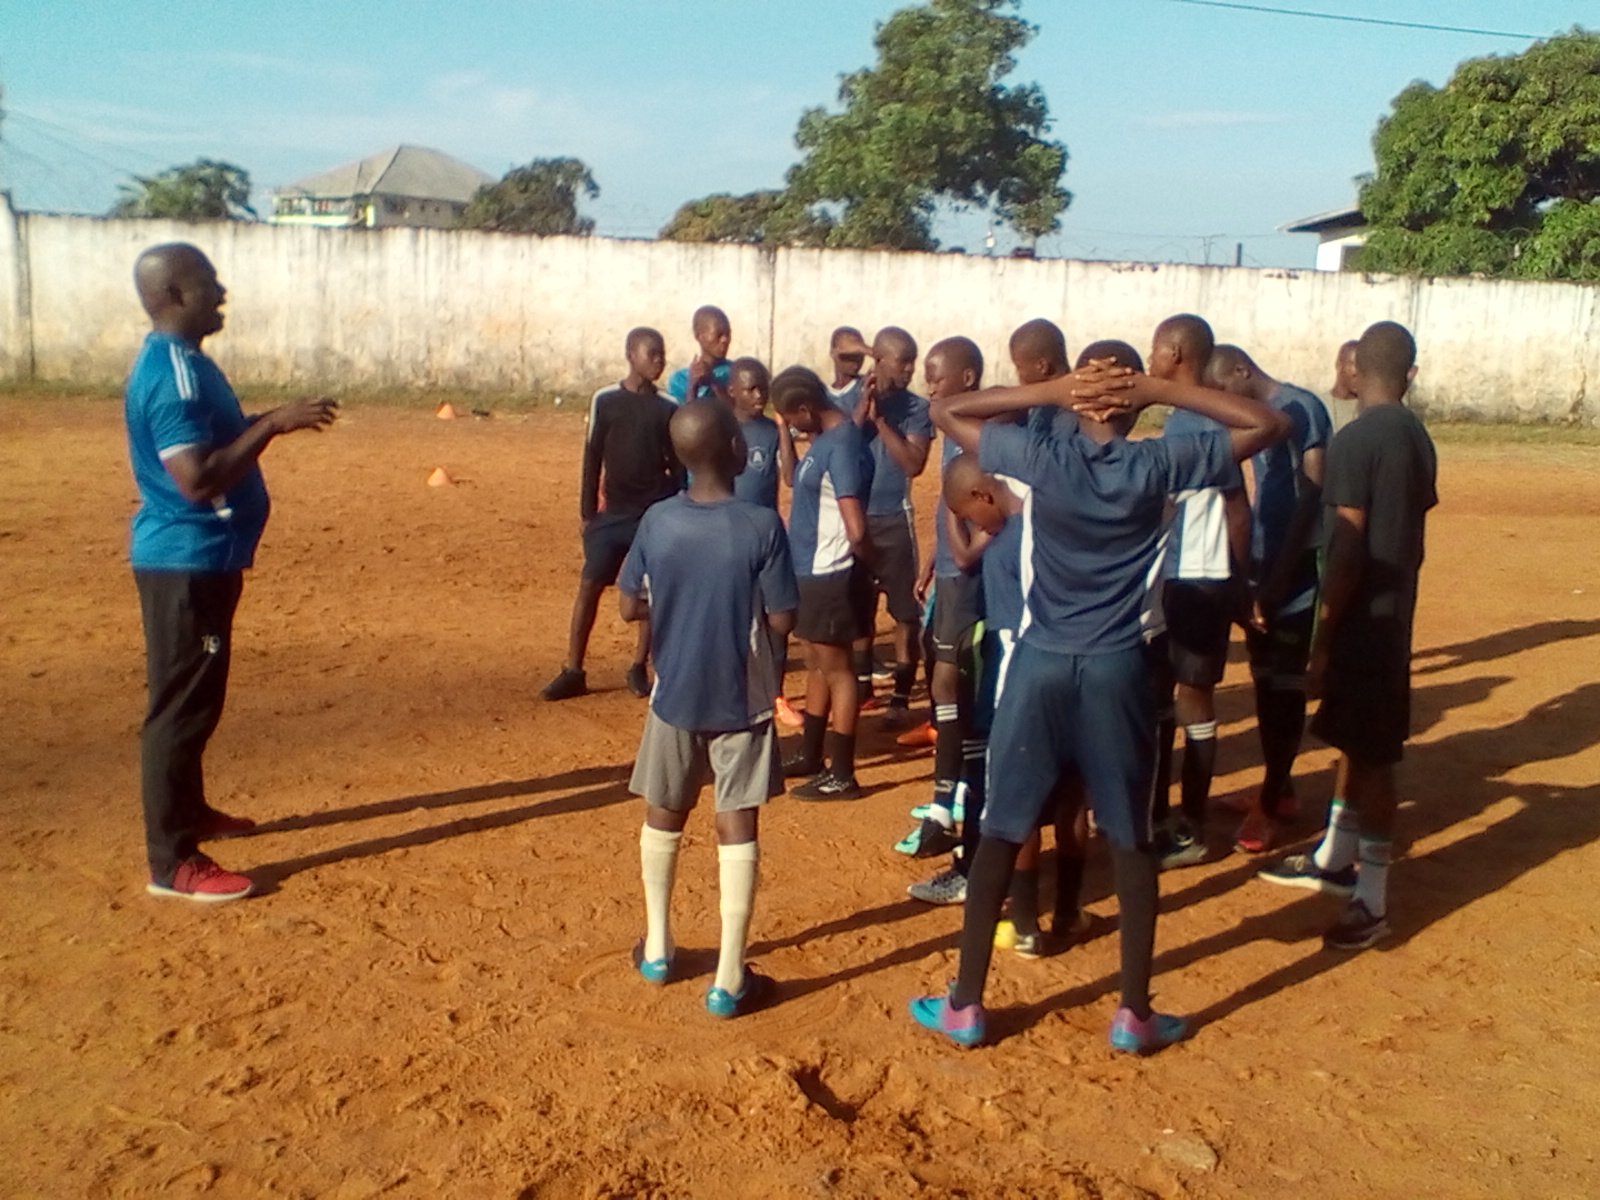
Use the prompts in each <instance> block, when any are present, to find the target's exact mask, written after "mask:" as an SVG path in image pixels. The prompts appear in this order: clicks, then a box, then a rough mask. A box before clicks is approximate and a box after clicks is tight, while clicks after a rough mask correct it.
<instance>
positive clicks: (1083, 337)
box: [0, 205, 1600, 425]
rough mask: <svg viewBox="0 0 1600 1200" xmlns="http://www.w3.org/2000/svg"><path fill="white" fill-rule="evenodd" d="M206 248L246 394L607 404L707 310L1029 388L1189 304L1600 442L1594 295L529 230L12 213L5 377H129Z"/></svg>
mask: <svg viewBox="0 0 1600 1200" xmlns="http://www.w3.org/2000/svg"><path fill="white" fill-rule="evenodd" d="M168 240H186V241H193V242H195V243H197V244H198V245H199V246H201V248H202V249H204V250H205V251H206V252H207V253H208V254H209V255H211V257H212V259H213V260H214V261H215V262H216V264H217V267H218V270H219V272H220V274H221V276H222V279H223V282H224V283H225V284H226V285H227V286H228V287H229V288H230V289H231V290H230V295H229V301H228V307H227V314H228V327H227V329H226V330H225V331H224V332H223V333H222V334H221V335H219V336H218V337H216V338H214V339H212V340H211V341H210V342H208V343H207V348H208V349H209V350H210V351H211V352H212V353H214V354H215V355H216V357H217V359H218V360H219V361H220V362H221V363H222V365H223V367H224V368H225V369H226V370H227V371H228V372H229V373H230V375H231V376H232V377H233V378H234V379H236V380H237V381H239V382H243V383H271V384H281V385H290V386H294V385H301V386H305V387H307V388H312V387H315V388H331V389H336V390H337V389H343V388H358V387H375V386H384V387H417V388H427V387H430V386H451V387H461V388H482V389H487V390H497V391H507V390H539V391H545V390H560V391H567V392H570V393H573V394H579V395H583V394H587V393H588V392H589V391H591V390H593V389H594V388H595V387H598V386H600V385H602V384H604V383H606V382H608V381H610V380H613V379H615V378H617V377H618V376H619V375H620V373H621V371H622V369H623V368H622V365H621V362H622V341H623V336H624V334H625V333H626V332H627V330H628V329H629V328H630V327H631V326H634V325H654V326H655V327H657V328H658V329H660V330H662V332H663V333H665V334H666V337H667V345H668V358H669V361H670V362H671V363H672V364H673V365H674V366H676V365H681V364H682V363H684V362H686V361H687V360H688V359H689V357H690V356H691V355H692V354H693V351H694V347H693V343H692V341H691V339H690V336H689V330H688V324H689V316H690V314H691V313H692V312H693V310H694V309H695V308H696V307H697V306H698V305H700V304H705V303H714V304H719V305H721V306H722V307H723V308H724V309H726V310H727V311H728V314H729V316H730V317H731V319H732V322H733V329H734V340H733V350H734V353H735V354H739V353H754V354H757V355H759V356H761V357H762V358H764V359H766V360H767V361H768V362H769V363H771V364H773V365H774V367H781V366H785V365H787V364H789V363H791V362H797V361H798V362H807V363H810V364H812V365H814V366H817V367H818V368H819V369H820V368H822V367H824V366H825V365H826V352H827V341H828V335H829V333H830V332H831V331H832V329H833V328H834V326H836V325H838V324H840V323H849V324H853V325H857V326H859V327H860V328H861V329H862V330H864V331H865V332H866V333H867V335H868V336H869V337H870V336H871V334H872V331H873V330H874V329H875V328H877V327H878V326H880V325H883V324H887V323H894V324H899V325H904V326H905V327H906V328H908V329H909V330H911V332H912V333H913V334H914V335H915V336H916V337H917V338H918V339H919V340H920V341H921V342H922V344H923V346H924V348H926V347H927V346H929V345H931V344H932V343H933V342H934V341H936V340H937V339H938V338H940V337H944V336H947V335H950V334H953V333H965V334H967V335H968V336H970V337H972V338H974V339H975V340H977V342H978V343H979V345H981V346H982V347H983V350H984V353H985V355H986V356H987V357H988V359H989V362H990V364H991V370H990V379H991V381H993V382H1008V381H1010V380H1012V379H1013V378H1014V376H1013V374H1012V371H1011V366H1010V363H1009V361H1008V359H1007V356H1006V352H1005V351H1006V341H1007V338H1008V336H1009V334H1010V331H1011V330H1012V329H1013V328H1014V327H1015V326H1016V325H1017V324H1019V323H1020V322H1022V321H1024V320H1027V319H1028V318H1030V317H1035V316H1046V317H1050V318H1051V319H1053V320H1056V321H1058V322H1060V323H1061V324H1062V325H1063V326H1064V328H1065V329H1066V331H1067V334H1068V338H1069V341H1070V344H1071V346H1072V347H1073V349H1074V350H1076V349H1077V348H1079V347H1081V346H1082V345H1084V344H1085V343H1086V342H1088V341H1090V340H1092V339H1094V338H1100V337H1119V338H1123V339H1125V340H1127V341H1130V342H1132V343H1133V344H1134V345H1136V346H1138V347H1140V348H1141V349H1143V348H1144V347H1146V346H1147V345H1148V343H1149V336H1150V332H1151V330H1152V329H1153V328H1154V326H1155V325H1156V323H1157V322H1158V321H1160V320H1161V319H1162V318H1163V317H1165V316H1168V315H1170V314H1172V313H1174V312H1199V313H1202V314H1204V315H1205V316H1207V317H1208V318H1209V319H1210V320H1211V322H1212V324H1213V326H1214V327H1215V328H1216V331H1217V335H1218V337H1219V338H1220V339H1222V340H1224V341H1232V342H1237V343H1239V344H1241V345H1243V346H1245V347H1246V348H1247V349H1249V350H1250V352H1251V353H1252V354H1254V355H1255V357H1256V358H1257V360H1258V361H1260V362H1261V364H1262V365H1263V366H1264V367H1265V368H1266V369H1267V370H1269V371H1271V372H1272V373H1274V374H1276V375H1278V376H1280V377H1282V378H1285V379H1290V380H1294V381H1296V382H1300V383H1302V384H1304V385H1306V386H1308V387H1312V388H1315V389H1317V390H1322V389H1324V388H1325V387H1326V386H1327V385H1328V384H1329V383H1330V382H1331V375H1332V362H1333V356H1334V352H1335V350H1336V349H1337V347H1338V345H1339V344H1340V343H1341V342H1343V341H1344V340H1346V339H1347V338H1351V337H1354V336H1356V335H1358V334H1359V333H1360V332H1361V330H1362V329H1363V328H1365V327H1366V326H1367V325H1368V324H1370V323H1371V322H1373V321H1376V320H1381V319H1384V318H1392V319H1394V320H1398V321H1402V322H1404V323H1405V324H1407V325H1408V326H1410V327H1411V329H1412V330H1413V331H1414V332H1415V333H1416V335H1417V340H1418V342H1419V343H1420V345H1421V348H1422V361H1421V372H1420V375H1419V379H1418V386H1417V392H1416V398H1417V401H1418V403H1419V406H1421V407H1423V408H1424V409H1425V410H1427V411H1428V412H1430V413H1432V414H1434V415H1437V416H1448V417H1458V418H1470V417H1477V418H1482V419H1493V420H1538V421H1578V422H1581V423H1584V424H1591V425H1600V401H1597V400H1596V399H1595V398H1594V397H1593V396H1592V395H1591V394H1590V391H1589V381H1590V380H1591V378H1597V377H1600V341H1597V340H1596V339H1595V337H1594V336H1593V334H1594V333H1595V332H1596V328H1595V327H1596V322H1597V312H1596V299H1595V298H1596V295H1597V291H1596V289H1594V288H1591V287H1583V286H1578V285H1573V284H1538V283H1511V282H1498V281H1484V280H1468V279H1455V280H1412V279H1402V278H1395V277H1386V276H1365V275H1359V274H1352V273H1328V272H1314V271H1286V270H1245V269H1238V268H1224V267H1196V266H1166V265H1149V264H1132V263H1089V262H1070V261H1040V262H1032V261H1023V260H1013V259H987V258H974V257H968V256H965V255H957V254H936V255H928V254H884V253H859V252H853V251H818V250H781V251H777V252H772V251H763V250H758V249H753V248H748V247H734V246H698V245H683V244H678V243H672V242H624V241H611V240H607V239H603V238H532V237H518V236H512V235H497V234H478V233H455V232H448V231H440V230H415V229H404V230H401V229H395V230H379V231H364V230H329V229H309V228H293V227H286V226H282V225H255V224H248V225H247V224H239V223H216V224H206V225H180V224H177V223H173V222H165V221H111V220H101V219H95V218H82V217H55V216H38V215H30V216H24V217H21V218H15V217H13V216H12V215H11V213H10V209H9V206H8V205H0V338H3V339H4V341H3V344H0V373H3V374H4V375H5V376H9V377H12V378H28V377H36V378H40V379H53V380H70V381H77V382H84V383H106V382H114V381H117V380H119V379H121V378H122V376H123V374H124V372H125V371H126V369H127V364H128V362H129V360H130V358H131V356H132V354H133V352H134V349H135V347H136V346H137V344H138V342H139V339H140V337H141V336H142V334H143V329H144V324H143V320H142V314H141V313H140V312H139V309H138V305H137V303H136V302H135V299H134V296H133V289H132V286H131V282H130V271H131V268H132V264H133V260H134V258H135V257H136V256H137V254H138V253H139V251H140V250H141V249H143V248H144V247H146V246H149V245H152V244H154V243H156V242H160V241H168Z"/></svg>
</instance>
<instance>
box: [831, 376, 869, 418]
mask: <svg viewBox="0 0 1600 1200" xmlns="http://www.w3.org/2000/svg"><path fill="white" fill-rule="evenodd" d="M866 384H867V377H866V376H865V375H857V376H856V377H855V378H854V379H852V380H851V381H850V382H849V383H847V384H845V385H844V386H843V387H842V388H836V387H834V386H833V384H831V383H830V384H829V385H828V399H829V400H831V401H833V406H834V407H835V408H837V409H838V410H839V411H840V412H842V413H844V414H845V415H846V416H853V415H854V414H855V411H856V405H857V404H859V403H861V389H862V388H864V387H865V386H866Z"/></svg>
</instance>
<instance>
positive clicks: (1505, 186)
mask: <svg viewBox="0 0 1600 1200" xmlns="http://www.w3.org/2000/svg"><path fill="white" fill-rule="evenodd" d="M1373 151H1374V154H1375V157H1376V159H1377V164H1378V169H1377V173H1376V174H1375V175H1374V176H1373V177H1372V178H1371V179H1369V180H1368V181H1367V182H1366V184H1365V186H1364V187H1363V188H1362V190H1361V210H1362V212H1363V213H1364V214H1365V215H1366V218H1367V220H1368V221H1369V222H1370V223H1371V225H1372V233H1371V235H1370V237H1369V239H1368V242H1367V245H1366V248H1365V249H1364V250H1363V251H1362V254H1361V256H1360V258H1359V260H1358V264H1359V266H1360V267H1361V268H1362V269H1364V270H1375V271H1398V272H1407V273H1419V274H1429V275H1452V274H1464V273H1483V274H1489V275H1509V276H1518V277H1522V278H1537V279H1596V278H1600V208H1597V202H1600V34H1595V33H1586V32H1583V31H1581V30H1573V31H1572V32H1571V33H1568V34H1563V35H1561V36H1558V37H1553V38H1551V39H1549V40H1548V41H1545V42H1540V43H1538V44H1536V45H1535V46H1533V47H1532V48H1531V49H1529V50H1527V51H1526V52H1524V53H1522V54H1519V55H1515V56H1497V57H1490V58H1479V59H1472V60H1470V61H1468V62H1464V63H1462V64H1461V66H1460V67H1458V68H1457V70H1456V73H1455V75H1454V76H1453V77H1452V78H1451V80H1450V82H1449V83H1448V84H1446V85H1445V86H1444V87H1443V88H1435V87H1432V86H1430V85H1428V84H1426V83H1413V84H1412V85H1411V86H1410V87H1408V88H1406V90H1405V91H1403V92H1401V93H1400V95H1399V96H1397V97H1396V98H1395V101H1394V105H1393V109H1392V111H1391V112H1390V114H1389V115H1388V116H1387V117H1385V118H1384V119H1383V120H1382V121H1381V122H1379V124H1378V129H1377V133H1376V134H1375V135H1374V137H1373Z"/></svg>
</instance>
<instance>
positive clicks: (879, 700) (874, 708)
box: [860, 696, 889, 713]
mask: <svg viewBox="0 0 1600 1200" xmlns="http://www.w3.org/2000/svg"><path fill="white" fill-rule="evenodd" d="M888 707H889V702H888V701H887V700H885V699H884V698H883V697H882V696H868V697H867V698H866V699H865V700H863V701H862V702H861V709H860V711H861V712H864V713H873V712H882V711H883V710H884V709H886V708H888Z"/></svg>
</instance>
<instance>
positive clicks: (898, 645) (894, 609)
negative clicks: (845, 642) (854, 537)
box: [847, 325, 933, 729]
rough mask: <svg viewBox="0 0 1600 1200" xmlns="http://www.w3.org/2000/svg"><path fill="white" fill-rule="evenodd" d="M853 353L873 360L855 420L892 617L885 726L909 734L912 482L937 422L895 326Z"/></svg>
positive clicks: (867, 658) (868, 651) (913, 663)
mask: <svg viewBox="0 0 1600 1200" xmlns="http://www.w3.org/2000/svg"><path fill="white" fill-rule="evenodd" d="M847 348H849V349H851V350H853V351H857V352H861V351H866V352H867V353H870V354H871V356H872V371H871V372H870V373H869V374H868V375H867V376H866V378H865V380H864V381H863V383H862V387H861V389H860V391H859V393H858V394H857V399H856V402H855V405H854V407H853V409H851V410H850V415H851V418H852V419H853V420H854V421H855V423H856V424H857V425H858V426H859V427H860V428H861V430H862V431H863V432H864V433H865V434H866V437H867V442H868V444H869V446H870V447H871V450H872V463H873V475H872V494H871V495H870V496H868V497H867V532H868V535H869V536H870V537H871V539H872V560H871V562H870V563H869V564H868V568H869V571H870V573H871V575H870V577H871V584H872V589H873V613H874V616H875V615H876V611H877V597H878V596H879V595H880V594H881V595H882V596H883V597H884V599H885V601H886V602H887V607H888V609H889V615H890V616H891V617H893V618H894V622H895V629H894V653H895V662H894V667H893V669H892V675H893V679H894V691H893V692H892V693H891V694H890V697H889V704H888V709H887V712H886V713H885V724H887V725H888V726H889V727H890V728H891V729H904V728H906V727H907V726H909V725H910V724H911V685H912V684H913V683H914V682H915V680H916V677H917V651H918V647H919V644H920V641H921V629H922V606H921V605H920V604H919V603H918V602H917V577H918V573H919V572H918V570H917V534H916V514H915V512H914V511H913V509H912V506H911V481H912V480H913V479H915V478H916V477H917V476H919V475H921V474H922V472H923V470H924V469H926V467H927V465H928V450H929V448H930V447H931V446H932V445H933V422H932V420H931V419H930V418H929V416H928V402H927V401H926V400H924V399H923V398H922V397H921V396H919V395H917V394H916V393H915V392H912V391H910V390H909V389H910V386H911V381H912V379H913V378H914V377H915V376H916V370H917V342H916V339H915V338H913V337H912V336H911V335H910V334H909V333H907V332H906V331H905V330H904V329H901V328H899V327H897V326H894V325H889V326H886V327H885V328H883V329H881V330H879V331H878V335H877V337H875V338H873V339H872V346H871V348H870V350H868V349H867V348H866V347H864V346H862V345H861V344H859V343H856V344H854V345H851V346H848V347H847ZM855 662H856V677H857V686H858V687H859V688H860V689H861V692H862V695H863V697H865V699H864V700H863V704H864V705H865V704H866V701H867V700H870V698H871V695H872V629H871V628H870V626H869V628H868V629H867V630H866V631H865V632H864V633H863V635H862V638H861V640H860V641H858V642H857V643H856V648H855Z"/></svg>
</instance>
